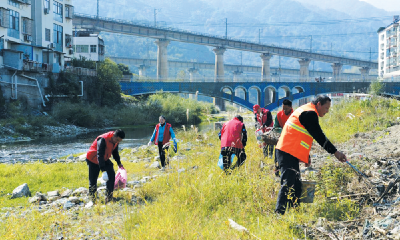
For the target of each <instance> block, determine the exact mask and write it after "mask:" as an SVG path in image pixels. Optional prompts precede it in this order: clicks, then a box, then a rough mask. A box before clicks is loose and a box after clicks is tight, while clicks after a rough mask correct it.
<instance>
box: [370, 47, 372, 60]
mask: <svg viewBox="0 0 400 240" xmlns="http://www.w3.org/2000/svg"><path fill="white" fill-rule="evenodd" d="M371 54H372V48H371V47H370V48H369V61H370V62H371Z"/></svg>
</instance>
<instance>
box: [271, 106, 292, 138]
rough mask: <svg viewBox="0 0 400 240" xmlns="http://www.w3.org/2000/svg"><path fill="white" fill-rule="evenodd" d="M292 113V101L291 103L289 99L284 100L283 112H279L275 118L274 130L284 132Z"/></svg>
mask: <svg viewBox="0 0 400 240" xmlns="http://www.w3.org/2000/svg"><path fill="white" fill-rule="evenodd" d="M292 113H293V108H292V101H290V100H289V99H285V100H283V102H282V110H281V111H279V112H278V113H277V114H276V117H275V122H274V129H276V130H277V131H279V133H280V132H282V128H283V126H284V125H285V123H286V121H287V120H288V118H289V117H290V115H291V114H292Z"/></svg>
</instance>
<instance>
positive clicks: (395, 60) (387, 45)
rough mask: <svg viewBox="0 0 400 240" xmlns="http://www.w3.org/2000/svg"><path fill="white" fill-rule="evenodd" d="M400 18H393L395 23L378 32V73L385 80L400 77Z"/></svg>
mask: <svg viewBox="0 0 400 240" xmlns="http://www.w3.org/2000/svg"><path fill="white" fill-rule="evenodd" d="M399 23H400V18H399V16H398V15H396V16H394V17H393V22H392V23H391V24H390V25H389V26H387V27H381V28H379V30H378V36H379V57H378V63H379V64H378V72H379V76H380V77H383V78H390V77H394V76H400V45H399V41H400V36H399V34H400V31H399Z"/></svg>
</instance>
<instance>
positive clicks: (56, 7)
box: [53, 1, 63, 22]
mask: <svg viewBox="0 0 400 240" xmlns="http://www.w3.org/2000/svg"><path fill="white" fill-rule="evenodd" d="M53 13H54V20H56V21H59V22H63V5H62V4H61V3H59V2H56V1H54V2H53Z"/></svg>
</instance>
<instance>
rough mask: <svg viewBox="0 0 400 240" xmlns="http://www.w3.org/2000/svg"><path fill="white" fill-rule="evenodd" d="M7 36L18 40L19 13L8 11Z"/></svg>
mask: <svg viewBox="0 0 400 240" xmlns="http://www.w3.org/2000/svg"><path fill="white" fill-rule="evenodd" d="M9 21H10V24H9V29H8V36H10V37H13V38H18V39H19V13H18V12H16V11H13V10H10V17H9Z"/></svg>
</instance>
